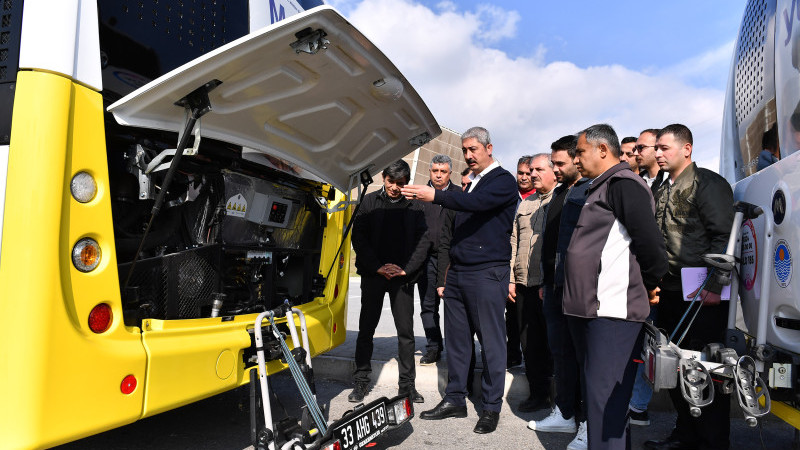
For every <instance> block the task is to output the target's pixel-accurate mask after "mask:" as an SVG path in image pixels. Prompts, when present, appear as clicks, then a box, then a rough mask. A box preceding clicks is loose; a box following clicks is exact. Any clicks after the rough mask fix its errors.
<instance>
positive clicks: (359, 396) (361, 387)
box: [347, 381, 369, 403]
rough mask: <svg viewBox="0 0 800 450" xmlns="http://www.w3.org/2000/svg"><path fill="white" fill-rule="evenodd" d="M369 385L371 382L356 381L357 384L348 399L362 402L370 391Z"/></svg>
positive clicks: (353, 401)
mask: <svg viewBox="0 0 800 450" xmlns="http://www.w3.org/2000/svg"><path fill="white" fill-rule="evenodd" d="M367 385H369V383H367V382H366V381H356V385H355V387H354V388H353V392H351V393H350V395H348V396H347V400H348V401H350V402H352V403H360V402H362V401H364V396H365V395H367V392H369V389H367Z"/></svg>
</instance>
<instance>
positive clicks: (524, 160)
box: [517, 155, 533, 167]
mask: <svg viewBox="0 0 800 450" xmlns="http://www.w3.org/2000/svg"><path fill="white" fill-rule="evenodd" d="M531 161H533V156H531V155H525V156H523V157H522V158H520V159H519V161H517V167H519V166H521V165H523V164H527V165H529V166H530V165H531Z"/></svg>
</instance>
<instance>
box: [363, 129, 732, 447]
mask: <svg viewBox="0 0 800 450" xmlns="http://www.w3.org/2000/svg"><path fill="white" fill-rule="evenodd" d="M461 141H462V152H463V155H464V159H465V161H466V163H467V165H468V171H465V172H464V173H462V174H461V175H462V178H461V189H459V188H458V187H457V186H455V185H453V184H452V183H451V181H450V176H451V171H452V163H451V160H450V158H449V157H447V156H444V155H437V156H436V157H434V158H433V160H432V161H431V167H430V175H431V178H430V182H429V183H428V185H408V184H407V183H408V182H409V179H410V169H409V167H408V164H406V163H405V162H404V161H402V160H400V161H397V162H395V163H393V164H392V165H390V166H389V167H387V168H386V169H385V170H384V171H383V187H382V189H381V190H379V191H377V192H373V193H371V194H368V195H366V196H365V198H364V200H363V203H362V205H361V207H360V209H359V212H358V214H357V216H356V219H355V224H354V227H353V238H352V242H353V247H354V250H355V252H356V268H357V270H358V273H359V274H360V275H361V277H362V279H361V289H362V299H361V310H360V319H359V334H358V339H357V346H356V354H355V363H356V369H355V372H354V377H353V379H354V382H355V386H354V389H353V392H352V393H351V394H350V396H349V399H350V401H353V402H360V401H362V400H363V399H364V397H365V396H366V395H367V393H368V391H369V388H368V386H369V382H370V371H371V368H370V359H371V356H372V340H373V335H374V332H375V328H376V326H377V323H378V320H379V318H380V312H381V309H382V306H383V302H384V296H385V294H387V293H388V294H389V301H390V304H391V311H392V316H393V318H394V322H395V326H396V328H397V337H398V362H399V365H398V367H399V372H400V373H399V393H400V394H406V395H409V396H410V397H411V398H412V400H413V401H415V402H417V403H422V402H424V399H423V397H422V396H421V395H420V394H419V393H418V392H417V391H416V388H415V385H414V380H415V367H414V352H415V348H414V332H413V313H414V307H413V289H414V284H417V287H418V290H419V296H420V301H421V312H420V315H421V319H422V323H423V328H424V331H425V336H426V340H427V346H426V348H425V350H424V354H423V356H422V358H421V360H420V364H423V365H426V364H434V363H436V362H437V361H439V360H440V358H441V354H442V352H443V350H444V348H445V346H446V347H447V353H446V355H447V356H446V364H447V369H448V383H447V386H446V388H445V392H444V396H443V398H442V400H441V401H440V402H439V403H438V404H437V405H436V406H435V407H434V408H432V409H430V410H427V411H424V412H422V413H420V415H419V416H420V418H421V419H425V420H442V419H447V418H453V417H466V416H467V407H466V398H467V397H468V396H469V395H470V394H471V387H472V384H473V383H472V374H473V372H474V366H475V350H474V338H475V336H477V338H478V341H479V343H480V357H481V359H482V362H483V371H482V374H481V383H480V385H481V388H480V397H481V404H482V412H481V414H480V418H479V419H478V422H477V424H476V425H475V428H474V431H475V432H476V433H491V432H493V431H495V429H496V427H497V423H498V420H499V413H500V409H501V406H502V403H503V398H502V397H503V390H504V383H505V370H506V368H508V367H510V366H513V365H517V364H519V363H520V361H524V365H525V372H526V375H527V379H528V384H529V392H530V395H529V397H528V398H527V399H524V400H522V401H521V402H519V403H518V404H517V405H516V407H517V408H518V409H519V410H520V411H522V412H530V411H536V410H541V409H547V408H552V410H551V413H550V414H549V415H548V416H547V417H546V418H544V419H542V420H538V421H531V422H529V423H528V428H530V429H532V430H536V431H540V432H562V433H576V434H575V438H574V439H573V440H572V442H571V443H570V444H569V446H568V448H569V449H582V448H592V449H605V448H609V449H617V448H620V449H621V448H630V435H629V429H630V424H631V423H633V424H637V425H646V424H648V423H649V418H648V414H647V405H648V403H649V401H650V397H651V396H652V392H651V391H650V390H649V386H648V385H647V383H646V382H645V381H644V380H643V378H642V376H641V370H642V366H643V364H641V360H640V355H641V350H642V341H643V336H644V328H643V323H645V322H646V321H650V322H655V324H656V326H658V327H660V328H663V329H666V330H668V331H671V330H672V329H674V328H675V327H676V325H677V324H678V322H679V321H680V319H681V315H682V314H683V311H684V310H685V308H686V305H688V302H687V301H686V298H685V297H686V293H685V292H683V291H682V289H681V278H680V276H681V269H683V268H692V267H702V266H703V265H704V263H703V261H702V259H701V257H702V255H704V254H707V253H724V251H725V247H726V244H727V241H728V234H729V233H730V230H731V225H732V221H733V194H732V191H731V188H730V185H729V184H728V183H727V182H726V181H725V180H724V179H723V178H722V177H720V176H719V175H717V174H716V173H714V172H712V171H709V170H706V169H702V168H698V167H697V166H696V165H695V164H694V163H693V162H692V159H691V157H692V146H693V141H692V134H691V131H690V130H689V129H688V128H687V127H685V126H683V125H680V124H673V125H668V126H666V127H664V128H662V129H646V130H644V131H642V133H640V135H639V137H638V138H634V137H631V138H625V139H623V140H622V142H620V141H619V139H618V137H617V134H616V133H615V131H614V129H613V128H612V127H610V126H609V125H605V124H598V125H593V126H591V127H588V128H586V129H585V130H582V131H581V132H579V133H577V134H575V135H568V136H564V137H562V138H560V139H558V140H556V141H555V142H553V143H552V145H551V147H550V148H551V152H550V153H539V154H535V155H533V156H526V157H523V158H521V159H520V160H519V161H518V165H517V170H516V177H515V176H514V175H512V174H511V173H510V172H509V171H507V170H506V169H504V168H502V167H501V166H500V165H499V163H498V162H497V161H496V160H495V158H494V157H493V150H494V149H493V146H492V143H491V139H490V135H489V132H488V131H487V130H486V129H484V128H481V127H473V128H470V129H469V130H467V131H466V132H465V133H464V134H463V135H462V136H461ZM720 290H721V286H715V285H713V283H712V284H708V285H707V286H706V289H705V290H703V291H702V292H701V293H700V294H699V298H700V300H701V301H703V304H704V307H703V308H702V310H701V312H700V313H699V316H698V318H697V319H696V320H695V324H694V326H693V327H692V328H691V329H690V330H689V332H688V333H687V337H686V338H685V340H684V344H683V345H682V346H683V347H685V348H689V349H692V350H700V349H702V347H703V346H704V345H705V344H708V343H711V342H721V341H722V340H723V337H724V332H725V328H726V322H727V310H728V306H727V301H723V300H722V299H721V298H720ZM440 300H441V302H442V304H443V310H444V311H443V317H444V330H441V329H440V328H439V323H440V317H439V309H440V308H439V307H440ZM553 386H554V389H553ZM674 391H675V392H670V397H671V399H672V401H673V405H674V407H675V410H676V411H677V420H676V424H675V428H674V430H673V432H672V433H671V434H670V435H669V436H667V437H666V438H665V439H663V440H653V441H648V442H647V443H646V444H645V445H646V447H647V448H651V449H694V448H710V449H717V448H720V449H726V448H728V447H729V441H728V435H729V419H728V417H729V413H730V412H729V405H730V402H729V401H728V400H727V399H726V398H721V399H718V400H716V401H715V402H714V404H713V405H712V406H709V407H707V408H704V409H703V414H702V415H701V416H700V417H693V416H692V415H691V414H690V413H689V405H688V404H687V403H686V402H685V400H684V399H683V396H682V395H681V394H680V392H679V391H677V390H674Z"/></svg>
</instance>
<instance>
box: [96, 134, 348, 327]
mask: <svg viewBox="0 0 800 450" xmlns="http://www.w3.org/2000/svg"><path fill="white" fill-rule="evenodd" d="M107 128H108V129H109V130H108V131H110V133H108V134H107V135H108V136H110V138H109V141H110V142H109V146H108V148H109V153H108V158H109V167H111V168H112V170H111V171H110V173H109V177H110V186H111V191H112V192H111V196H112V199H113V200H112V213H113V218H114V234H115V236H114V237H115V242H116V250H117V257H118V263H119V266H118V269H119V278H120V289H121V295H122V300H123V307H124V319H125V322H126V324H127V325H130V326H138V325H139V324H140V323H141V320H142V319H147V318H152V319H194V318H201V317H211V316H212V315H213V316H217V315H219V316H229V315H236V314H249V313H254V312H261V311H264V310H266V309H270V308H273V307H275V306H276V305H277V304H279V303H282V302H283V301H284V300H287V299H288V300H289V301H290V303H291V304H293V305H299V304H303V303H306V302H309V301H311V300H313V299H314V298H315V297H317V296H320V295H322V289H323V288H324V287H325V282H324V278H323V276H322V275H321V274H320V251H321V246H322V235H323V231H324V229H325V226H326V221H327V214H326V213H325V208H324V207H325V204H326V203H327V199H326V198H325V196H327V195H328V194H329V193H330V194H333V192H334V191H333V189H332V188H329V187H328V186H327V185H324V184H322V183H319V182H314V181H308V180H303V179H300V178H296V177H292V176H291V175H288V174H286V173H284V172H281V171H278V170H274V169H270V168H267V167H264V166H262V165H258V164H255V163H252V162H249V161H247V160H245V159H243V158H242V157H241V154H242V151H241V148H237V147H235V146H231V145H229V144H225V143H222V142H218V141H213V140H208V139H204V140H203V141H202V146H201V148H202V150H201V152H200V153H199V154H198V155H195V156H184V158H183V159H182V160H181V163H180V166H179V170H178V172H177V175H176V177H175V178H174V179H173V181H172V183H171V185H170V186H169V191H168V193H167V200H166V201H165V203H164V206H163V207H162V209H161V212H160V214H159V215H158V216H156V218H155V220H154V222H153V224H152V227H151V230H150V233H149V234H148V236H147V237H146V239H145V241H144V244H143V245H142V251H141V254H140V256H139V260H138V261H137V262H136V264H135V266H134V270H133V272H132V273H130V269H131V266H132V260H133V258H134V255H135V253H136V250H137V248H138V247H139V245H140V244H141V241H142V237H143V230H144V229H145V228H146V225H147V222H148V221H149V220H150V216H151V208H152V205H153V202H154V198H155V196H156V194H157V192H158V190H159V189H160V188H161V184H162V182H163V178H164V174H165V172H166V166H168V163H169V157H167V158H165V160H166V163H164V164H159V155H161V154H162V153H169V150H167V149H168V148H169V147H170V141H172V145H173V146H174V142H175V140H176V134H174V133H164V132H158V131H153V130H139V131H141V134H137V133H138V132H136V131H134V132H133V134H132V132H131V129H130V128H128V129H125V130H124V133H125V134H121V133H122V132H123V129H122V127H120V126H118V125H116V124H113V123H108V125H107ZM114 136H115V137H116V139H114V138H113V137H114ZM170 138H171V139H170ZM154 161H155V163H153V162H154ZM277 162H278V161H276V163H277ZM148 167H149V168H150V169H152V170H151V171H149V173H148ZM129 276H130V280H129V281H128V282H127V285H126V280H127V279H128V277H129ZM215 301H216V307H215V308H213V309H214V312H213V314H212V307H213V306H214V304H215Z"/></svg>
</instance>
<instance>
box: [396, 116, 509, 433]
mask: <svg viewBox="0 0 800 450" xmlns="http://www.w3.org/2000/svg"><path fill="white" fill-rule="evenodd" d="M461 149H462V151H463V152H464V159H465V160H466V162H467V165H468V166H469V167H470V169H471V170H472V174H471V183H470V184H469V187H468V189H467V191H468V192H459V191H438V190H435V189H433V188H432V187H430V186H406V187H405V188H403V195H405V196H406V198H410V199H418V200H422V201H425V202H434V203H436V204H440V205H442V206H444V207H445V208H449V209H452V210H455V211H457V213H456V216H455V221H454V224H453V238H452V240H451V243H450V269H449V270H448V271H447V278H446V285H445V289H444V306H445V307H444V328H445V335H446V336H447V371H448V382H447V388H446V389H445V396H444V399H442V401H441V402H440V403H439V404H438V405H437V406H436V407H435V408H433V409H432V410H430V411H424V412H422V413H421V414H420V419H427V420H439V419H446V418H449V417H466V416H467V407H466V401H465V397H466V395H467V373H468V371H469V361H470V355H469V354H470V349H471V348H472V345H471V340H472V332H473V331H474V332H476V333H477V335H478V340H479V341H480V343H481V356H482V358H483V367H484V372H483V380H482V386H481V391H482V394H483V412H482V413H481V417H480V419H479V420H478V423H477V425H475V429H474V430H473V431H475V432H476V433H491V432H493V431H494V430H495V429H496V428H497V422H498V420H499V418H500V409H501V407H502V404H503V388H504V384H505V368H506V324H505V318H504V312H505V299H506V297H508V280H509V277H510V267H509V260H510V259H511V242H510V239H511V226H512V223H513V220H514V212H515V210H516V205H517V198H518V191H517V182H516V179H515V177H514V175H512V174H511V173H510V172H508V171H507V170H505V169H503V168H501V167H500V165H499V163H497V162H496V161H494V159H493V158H492V144H491V141H490V139H489V132H488V131H486V129H484V128H480V127H473V128H470V129H469V130H467V131H466V132H465V133H464V134H463V135H462V136H461Z"/></svg>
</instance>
